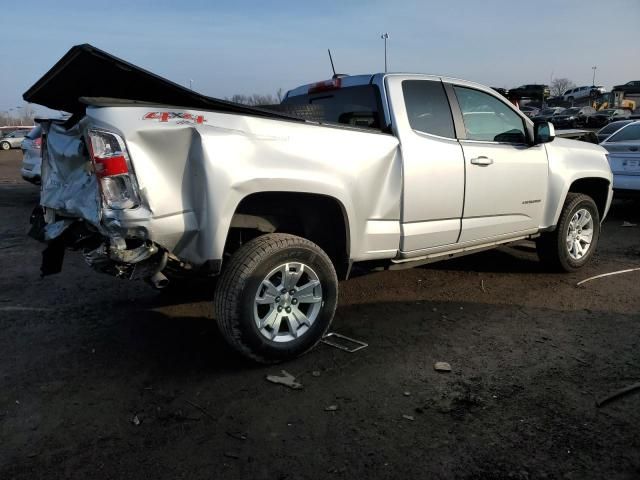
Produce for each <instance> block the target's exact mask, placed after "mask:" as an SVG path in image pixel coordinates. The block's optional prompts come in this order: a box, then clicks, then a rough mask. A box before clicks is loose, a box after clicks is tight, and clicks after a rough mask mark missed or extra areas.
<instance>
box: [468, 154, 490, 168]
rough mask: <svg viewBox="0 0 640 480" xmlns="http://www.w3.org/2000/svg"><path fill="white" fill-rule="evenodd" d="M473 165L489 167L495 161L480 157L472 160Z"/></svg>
mask: <svg viewBox="0 0 640 480" xmlns="http://www.w3.org/2000/svg"><path fill="white" fill-rule="evenodd" d="M471 163H473V164H474V165H480V166H482V167H488V166H489V165H491V164H492V163H493V160H491V159H490V158H489V157H484V156H480V157H476V158H472V159H471Z"/></svg>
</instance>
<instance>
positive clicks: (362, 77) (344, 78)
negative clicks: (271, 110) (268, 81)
mask: <svg viewBox="0 0 640 480" xmlns="http://www.w3.org/2000/svg"><path fill="white" fill-rule="evenodd" d="M392 75H403V76H416V77H420V78H423V79H432V80H435V79H438V80H442V81H444V82H454V83H460V84H464V85H467V86H473V87H478V88H481V89H483V90H486V91H491V90H492V89H491V88H490V87H488V86H486V85H482V84H480V83H476V82H471V81H469V80H464V79H462V78H456V77H447V76H444V75H437V74H430V73H416V72H386V73H383V72H378V73H365V74H358V75H334V77H333V78H331V79H328V80H323V81H320V82H314V83H307V84H305V85H300V86H299V87H296V88H294V89H292V90H289V91H288V92H287V94H286V95H285V98H287V97H294V96H298V95H307V94H308V93H310V90H311V91H312V90H313V89H317V88H322V86H323V85H324V86H330V85H331V84H332V82H336V81H339V87H340V88H347V87H357V86H361V85H367V84H373V83H374V82H376V83H377V82H381V81H382V80H383V79H384V77H387V76H392ZM330 89H331V88H327V90H330Z"/></svg>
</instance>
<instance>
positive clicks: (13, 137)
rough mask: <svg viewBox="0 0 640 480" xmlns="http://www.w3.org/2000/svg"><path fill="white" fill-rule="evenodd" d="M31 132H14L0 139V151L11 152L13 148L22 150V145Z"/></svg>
mask: <svg viewBox="0 0 640 480" xmlns="http://www.w3.org/2000/svg"><path fill="white" fill-rule="evenodd" d="M28 133H29V130H14V131H13V132H11V133H8V134H7V135H5V136H4V137H2V138H0V150H9V149H11V148H20V144H21V143H22V140H24V137H25V136H26V135H27V134H28Z"/></svg>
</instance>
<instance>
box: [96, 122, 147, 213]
mask: <svg viewBox="0 0 640 480" xmlns="http://www.w3.org/2000/svg"><path fill="white" fill-rule="evenodd" d="M88 137H89V138H88V140H89V141H88V142H87V143H88V144H89V154H90V155H91V160H92V161H93V168H94V171H95V173H96V177H98V179H100V182H99V185H100V192H101V193H102V199H103V200H104V203H105V205H106V206H107V207H109V208H112V209H115V210H124V209H128V208H135V207H137V206H138V205H140V197H139V195H138V189H137V183H136V180H135V178H134V176H133V171H132V170H131V163H130V161H129V154H128V153H127V148H126V147H125V144H124V140H123V139H122V138H121V137H120V136H119V135H116V134H115V133H111V132H107V131H104V130H89V133H88Z"/></svg>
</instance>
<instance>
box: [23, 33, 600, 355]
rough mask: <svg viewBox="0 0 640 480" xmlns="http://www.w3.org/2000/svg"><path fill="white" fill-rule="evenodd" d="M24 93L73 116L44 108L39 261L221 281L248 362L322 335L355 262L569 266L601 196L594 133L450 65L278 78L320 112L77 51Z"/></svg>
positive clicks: (218, 299)
mask: <svg viewBox="0 0 640 480" xmlns="http://www.w3.org/2000/svg"><path fill="white" fill-rule="evenodd" d="M96 71H98V72H100V75H96V74H95V72H96ZM84 92H91V94H92V95H95V97H93V98H88V97H85V98H82V100H80V99H79V97H81V96H82V95H83V94H85V95H86V93H84ZM123 95H126V98H121V97H122V96H123ZM118 96H120V98H118ZM23 97H24V99H25V100H27V101H29V102H31V103H39V104H42V105H44V106H46V107H48V108H51V109H56V110H63V111H67V112H70V113H73V116H72V117H71V119H70V120H67V121H65V122H55V121H41V125H42V128H43V132H44V136H45V141H46V145H45V147H46V148H45V149H44V152H45V156H44V158H43V169H42V172H43V178H42V188H41V195H40V203H41V208H40V210H36V212H34V216H33V225H34V228H33V229H32V234H33V235H34V236H35V237H37V238H40V239H42V240H44V241H47V242H48V246H47V248H46V249H45V252H44V254H43V258H42V267H41V269H42V272H43V274H44V273H46V274H51V273H57V272H58V271H60V268H61V267H62V260H63V258H62V257H63V255H64V250H65V248H71V249H75V250H82V251H83V253H84V257H85V259H86V261H87V263H88V264H89V265H90V266H92V267H93V268H95V269H96V270H98V271H101V272H103V273H107V274H110V275H113V276H115V277H118V278H126V279H135V278H140V279H147V280H148V281H149V282H150V283H152V284H153V285H155V286H156V287H158V288H162V287H164V286H166V285H167V283H168V282H169V281H176V282H179V281H180V277H182V278H184V276H185V275H202V276H211V277H213V276H219V278H218V280H217V283H216V287H215V292H214V294H213V297H214V300H213V304H214V306H213V310H214V318H215V320H216V322H217V323H218V326H219V329H220V332H221V333H222V335H223V337H224V338H225V339H226V340H227V342H228V343H229V345H231V346H232V347H233V348H235V349H236V350H237V351H238V352H239V353H241V354H243V355H245V356H247V357H249V358H252V359H254V360H257V361H261V362H274V361H282V360H286V359H290V358H292V357H295V356H297V355H300V354H302V353H304V352H306V351H307V350H309V349H310V348H312V347H313V346H314V345H316V344H317V343H318V342H319V341H320V340H321V339H322V337H323V335H324V334H325V333H326V332H327V330H328V329H329V328H330V325H331V322H332V319H333V316H334V312H335V308H336V305H337V300H338V288H339V284H338V279H339V278H348V276H349V272H350V271H351V268H352V266H353V264H354V263H359V264H360V265H361V266H362V267H363V268H367V267H369V268H370V267H371V266H373V265H375V266H376V267H381V268H388V269H402V268H409V267H413V266H418V265H423V264H425V263H430V262H434V261H439V260H444V259H447V258H451V257H454V256H458V255H465V254H469V253H473V252H477V251H481V250H483V249H487V248H493V247H495V246H497V245H501V244H505V243H510V242H514V241H520V240H523V239H535V240H536V242H537V246H538V253H539V256H540V258H541V260H542V261H543V262H544V263H545V264H546V265H547V266H549V267H550V268H553V269H557V270H564V271H574V270H576V269H579V268H581V267H583V266H584V265H585V264H586V263H587V262H588V261H589V259H590V258H591V257H592V256H593V254H594V251H595V249H596V246H597V244H598V239H599V233H600V225H601V222H602V221H603V220H604V218H605V216H606V214H607V212H608V209H609V206H610V204H611V198H612V190H611V181H612V175H611V170H610V168H609V164H608V163H607V159H606V151H605V150H604V149H603V148H602V147H599V146H598V145H593V144H589V143H584V142H577V141H571V140H566V139H562V138H558V139H555V135H554V128H553V125H552V124H550V123H548V122H539V123H533V122H531V121H530V120H529V119H527V118H526V117H525V116H524V115H523V114H522V112H520V111H519V110H518V109H517V108H516V107H515V106H514V105H513V104H511V103H510V102H509V101H507V100H506V99H505V98H504V97H502V96H501V95H500V94H498V93H497V92H495V91H494V90H492V89H490V88H488V87H485V86H482V85H479V84H477V83H473V82H468V81H464V80H460V79H453V78H447V77H441V76H435V75H422V74H391V73H375V74H368V75H357V76H344V77H336V78H332V79H329V80H325V81H321V82H317V83H313V84H308V85H302V86H300V87H297V88H295V89H293V90H290V91H289V92H287V94H286V96H285V98H284V100H283V104H282V107H283V108H284V109H286V108H289V107H291V108H293V109H298V110H301V109H302V107H309V106H317V107H319V111H320V112H322V113H323V115H324V117H323V120H322V121H321V122H320V123H318V122H311V121H306V120H305V119H304V118H299V117H294V116H291V115H284V114H283V113H282V112H283V111H286V110H279V111H269V110H267V109H264V108H255V107H250V106H246V105H239V104H235V103H231V102H225V101H223V100H218V99H215V98H211V97H206V96H204V95H200V94H197V93H196V92H194V91H192V90H189V89H187V88H184V87H181V86H180V85H177V84H175V83H172V82H170V81H168V80H165V79H162V78H161V77H158V76H156V75H153V74H151V73H150V72H147V71H145V70H142V69H140V68H139V67H136V66H135V65H133V64H130V63H127V62H124V61H122V60H120V59H118V58H115V57H113V56H111V55H109V54H108V53H106V52H103V51H100V50H98V49H96V48H94V47H91V46H90V45H83V46H78V47H74V48H73V49H71V51H70V52H69V53H67V55H65V57H64V58H63V59H62V60H60V62H58V64H56V65H55V66H54V67H53V68H52V69H51V70H49V72H48V73H46V74H45V75H44V76H43V77H42V78H41V79H40V80H39V81H38V82H36V84H35V85H34V86H33V87H31V88H30V89H29V91H27V92H26V93H25V94H24V96H23ZM114 97H115V98H114ZM175 105H182V107H176V106H175ZM425 159H428V161H425ZM38 212H39V213H38Z"/></svg>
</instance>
